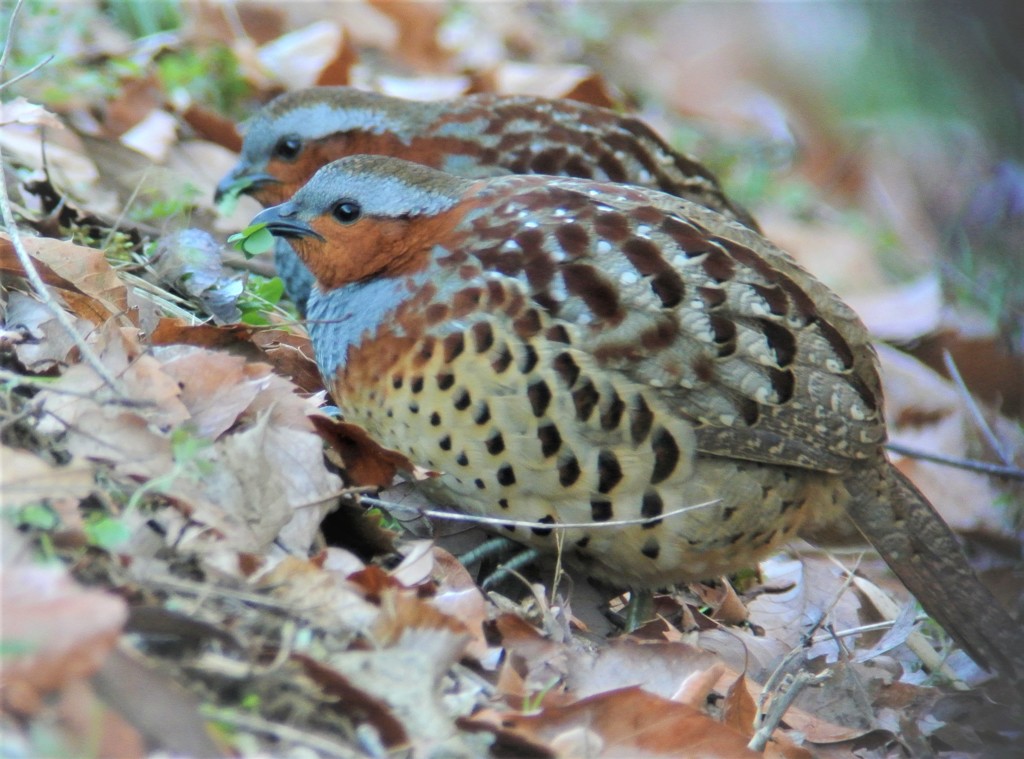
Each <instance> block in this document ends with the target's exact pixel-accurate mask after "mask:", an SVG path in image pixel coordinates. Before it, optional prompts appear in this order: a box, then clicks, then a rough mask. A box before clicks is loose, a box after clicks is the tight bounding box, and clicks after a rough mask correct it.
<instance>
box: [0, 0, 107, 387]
mask: <svg viewBox="0 0 1024 759" xmlns="http://www.w3.org/2000/svg"><path fill="white" fill-rule="evenodd" d="M21 5H22V0H18V3H17V5H15V7H14V12H13V13H12V14H11V23H10V26H9V27H8V30H7V41H6V43H5V44H4V51H3V54H2V55H0V79H2V78H3V72H4V69H5V68H6V66H7V58H8V56H9V55H10V50H11V38H12V36H13V31H14V20H15V18H16V17H17V15H18V11H19V10H20V9H21ZM3 163H4V154H3V146H0V170H2V166H3ZM0 218H3V221H4V225H5V226H6V227H7V233H8V234H9V235H10V237H11V244H12V245H13V246H14V252H15V253H16V254H17V256H18V261H19V262H21V266H22V268H23V269H24V270H25V274H26V276H27V277H28V280H29V282H31V283H32V289H33V290H34V291H35V293H36V295H37V296H38V297H39V300H40V301H41V302H42V304H43V305H44V306H45V307H46V308H47V309H48V310H49V311H50V313H51V314H53V317H54V318H55V319H56V320H57V323H58V324H60V325H61V327H63V328H64V330H65V331H66V332H67V333H68V335H69V336H70V337H71V339H72V340H73V341H74V343H75V345H76V346H77V347H78V352H79V354H80V355H81V357H82V360H83V361H85V362H86V363H87V364H89V366H91V367H92V369H93V371H95V372H96V374H97V375H99V377H100V379H102V380H103V381H104V382H105V383H106V384H107V385H109V386H110V388H111V389H113V390H114V392H116V393H117V394H118V395H121V396H124V395H125V393H124V391H123V390H122V388H121V383H120V382H119V381H118V380H117V379H116V378H115V377H114V375H112V374H111V373H110V371H109V370H108V369H107V367H105V366H104V365H103V362H102V361H100V358H99V356H97V355H96V353H95V352H94V351H93V349H92V346H90V345H89V344H88V343H87V342H86V341H85V337H84V336H82V334H81V333H79V331H78V329H76V328H75V325H74V323H73V322H72V321H71V317H70V316H69V315H68V313H67V312H66V311H65V310H64V309H63V308H62V307H61V306H60V305H58V304H57V302H56V301H54V299H53V296H52V295H51V294H50V290H49V289H48V288H47V287H46V284H45V283H44V282H43V280H42V278H41V277H40V276H39V272H38V271H36V267H35V264H33V263H32V257H31V256H30V255H29V253H28V250H26V249H25V245H24V243H23V242H22V240H21V233H20V232H19V231H18V226H17V223H16V222H15V219H14V212H13V211H12V210H11V201H10V198H9V197H8V196H7V183H6V182H0Z"/></svg>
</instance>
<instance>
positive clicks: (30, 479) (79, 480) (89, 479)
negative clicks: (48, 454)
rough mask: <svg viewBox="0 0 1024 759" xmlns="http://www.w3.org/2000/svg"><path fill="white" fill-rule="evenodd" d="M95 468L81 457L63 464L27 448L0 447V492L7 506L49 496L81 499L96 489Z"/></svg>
mask: <svg viewBox="0 0 1024 759" xmlns="http://www.w3.org/2000/svg"><path fill="white" fill-rule="evenodd" d="M94 476H95V468H94V467H93V466H92V465H91V464H90V463H88V462H87V461H85V460H83V459H73V460H72V461H69V462H68V463H66V464H64V465H62V466H54V465H53V464H51V463H49V462H48V461H46V460H44V459H42V458H40V457H39V456H36V455H35V454H33V453H29V452H28V451H23V450H20V449H18V448H8V447H7V446H6V445H5V446H3V447H0V492H2V493H3V500H4V506H5V507H7V508H12V507H17V506H24V505H25V504H27V503H38V502H40V501H43V500H46V499H51V498H84V497H85V496H87V495H89V493H91V492H92V490H93V489H94V488H95V481H94Z"/></svg>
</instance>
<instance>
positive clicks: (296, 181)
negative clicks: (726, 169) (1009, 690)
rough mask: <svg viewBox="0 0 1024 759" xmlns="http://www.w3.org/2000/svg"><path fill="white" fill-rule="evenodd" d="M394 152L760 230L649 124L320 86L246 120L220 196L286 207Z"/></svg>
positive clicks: (290, 281) (449, 167) (463, 171)
mask: <svg viewBox="0 0 1024 759" xmlns="http://www.w3.org/2000/svg"><path fill="white" fill-rule="evenodd" d="M357 154H374V155H390V156H395V157H396V158H404V159H406V160H409V161H416V162H417V163H422V164H425V165H427V166H432V167H434V168H435V169H440V170H443V171H447V172H449V173H452V174H457V175H459V176H465V177H487V176H498V175H501V174H555V175H562V176H570V177H582V178H593V179H607V180H611V181H614V182H624V183H626V184H635V185H642V186H645V187H651V188H654V189H657V190H661V191H663V192H667V193H669V194H672V195H676V196H678V197H681V198H686V199H687V200H692V201H694V202H696V203H700V204H702V205H705V206H707V207H709V208H713V209H714V210H716V211H718V212H720V213H722V214H725V215H726V216H730V217H731V218H735V219H737V220H739V221H740V222H742V223H743V224H745V225H747V226H749V227H751V228H753V229H756V228H757V226H756V223H755V222H754V220H753V219H752V218H751V217H750V215H749V214H748V213H746V211H744V210H743V209H742V208H740V207H738V206H737V205H735V204H733V203H732V202H730V201H729V199H728V198H727V197H726V196H725V195H724V193H723V192H722V189H721V187H720V186H719V184H718V182H717V180H716V179H715V177H714V176H713V175H712V174H711V172H709V171H708V170H707V169H706V168H704V167H703V166H702V165H701V164H700V163H698V162H697V161H696V160H695V159H693V158H691V157H689V156H686V155H683V154H682V153H679V152H677V151H675V150H673V149H672V148H671V147H669V146H668V144H666V143H665V141H664V140H662V139H661V138H660V137H659V136H658V135H657V134H656V133H655V132H654V131H652V130H651V128H650V127H648V126H647V125H646V124H644V123H643V122H642V121H639V120H638V119H635V118H630V117H628V116H621V115H619V114H617V113H615V112H614V111H611V110H608V109H607V108H599V107H597V106H592V105H586V104H584V103H579V102H575V101H571V100H547V99H544V98H537V97H525V96H518V97H502V96H498V95H472V96H468V97H463V98H459V99H457V100H447V101H435V102H429V103H425V102H414V101H410V100H402V99H400V98H395V97H388V96H386V95H381V94H379V93H375V92H365V91H362V90H357V89H353V88H351V87H314V88H311V89H307V90H300V91H297V92H290V93H287V94H284V95H281V96H280V97H278V98H276V99H274V100H273V101H271V102H270V103H268V104H267V105H266V106H265V107H264V108H263V109H261V110H260V111H259V112H258V113H257V114H256V115H255V116H254V117H253V118H252V119H251V120H250V121H249V123H248V125H247V126H246V130H245V139H244V142H243V145H242V153H241V156H240V157H239V161H238V164H237V165H236V166H235V168H234V169H232V171H231V172H230V173H229V174H228V175H227V176H226V177H225V178H224V180H223V181H222V182H221V183H220V185H219V186H218V188H217V196H218V197H220V196H222V195H223V194H225V193H226V192H228V191H229V190H230V188H232V187H238V186H243V187H244V188H245V189H244V190H243V191H244V192H247V193H248V194H250V195H252V196H253V197H255V198H256V199H257V200H258V201H259V202H260V203H262V204H263V205H264V206H269V205H274V204H276V203H281V202H283V201H285V200H287V199H288V198H290V197H291V196H292V195H294V194H295V191H296V190H298V189H299V187H301V186H302V185H303V184H305V183H306V181H307V180H308V179H309V178H310V177H311V176H313V174H314V173H315V172H316V170H317V169H319V168H320V167H321V166H323V165H325V164H327V163H330V162H331V161H333V160H335V159H338V158H343V157H345V156H348V155H357ZM275 263H276V265H277V269H278V272H279V274H280V276H281V278H282V279H283V280H284V282H285V287H286V289H287V292H288V295H289V297H291V299H292V301H293V302H294V303H296V305H298V306H299V308H300V310H305V303H306V299H307V298H308V296H309V291H310V287H311V286H312V284H313V278H312V275H311V274H310V273H309V271H308V270H307V269H306V268H305V267H303V266H302V264H301V262H300V261H299V260H298V258H296V256H295V254H294V252H293V251H292V250H291V248H290V247H289V246H288V245H287V243H284V242H283V241H282V242H280V243H279V244H278V245H277V247H276V248H275Z"/></svg>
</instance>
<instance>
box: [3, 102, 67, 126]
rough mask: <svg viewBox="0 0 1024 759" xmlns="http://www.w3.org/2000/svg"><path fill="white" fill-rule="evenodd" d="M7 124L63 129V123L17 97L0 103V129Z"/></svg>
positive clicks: (42, 109)
mask: <svg viewBox="0 0 1024 759" xmlns="http://www.w3.org/2000/svg"><path fill="white" fill-rule="evenodd" d="M8 124H22V125H37V126H45V127H50V128H52V129H64V123H63V122H62V121H61V120H60V119H59V118H57V117H56V116H55V115H54V114H52V113H50V112H49V111H48V110H46V109H45V108H44V107H43V106H41V105H36V104H35V103H30V102H29V101H28V100H26V99H25V98H23V97H21V96H19V97H16V98H14V99H13V100H9V101H7V102H5V103H0V127H5V126H7V125H8Z"/></svg>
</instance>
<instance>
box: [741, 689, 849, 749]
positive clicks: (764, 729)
mask: <svg viewBox="0 0 1024 759" xmlns="http://www.w3.org/2000/svg"><path fill="white" fill-rule="evenodd" d="M830 677H832V670H831V669H826V670H823V671H822V672H819V673H818V674H816V675H815V674H813V673H811V672H808V671H806V670H800V671H799V672H797V673H796V674H795V675H787V676H786V677H785V678H783V680H782V682H781V683H780V684H779V692H778V693H773V694H772V701H771V704H770V705H769V707H768V711H767V713H765V712H758V721H759V722H760V723H761V724H760V726H759V727H758V728H757V731H756V732H755V733H754V737H753V738H751V739H750V743H748V744H747V748H749V749H750V750H751V751H756V752H758V753H763V752H764V749H765V746H767V745H768V741H769V739H770V738H771V736H772V733H774V732H775V728H777V727H778V726H779V723H780V722H781V721H782V718H783V717H784V716H785V714H786V711H787V710H788V709H789V707H790V706H791V705H792V703H793V702H794V701H795V700H796V697H797V696H799V695H800V692H801V691H802V690H803V689H804V688H806V687H807V686H809V685H820V684H821V683H823V682H825V681H826V680H828V679H829V678H830Z"/></svg>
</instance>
